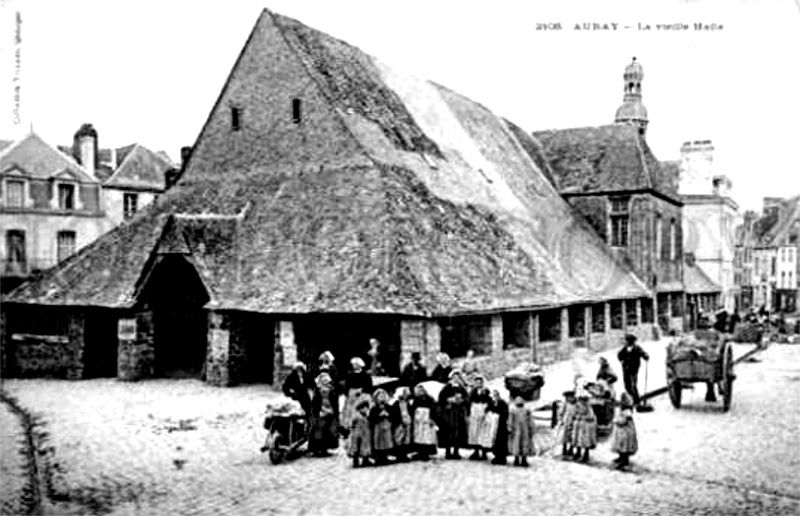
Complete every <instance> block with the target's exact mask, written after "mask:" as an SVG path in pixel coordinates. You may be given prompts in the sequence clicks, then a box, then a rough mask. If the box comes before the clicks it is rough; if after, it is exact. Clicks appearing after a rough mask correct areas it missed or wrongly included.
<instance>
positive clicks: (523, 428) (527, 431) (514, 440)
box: [508, 396, 534, 468]
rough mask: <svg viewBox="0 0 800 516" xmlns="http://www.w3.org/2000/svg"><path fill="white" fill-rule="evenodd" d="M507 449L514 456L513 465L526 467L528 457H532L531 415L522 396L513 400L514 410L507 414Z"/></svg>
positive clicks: (532, 431) (532, 428)
mask: <svg viewBox="0 0 800 516" xmlns="http://www.w3.org/2000/svg"><path fill="white" fill-rule="evenodd" d="M508 433H509V437H508V448H509V451H510V452H511V455H513V456H514V465H515V466H521V467H524V468H527V467H528V455H533V453H534V449H533V433H534V425H533V414H531V411H530V409H528V408H527V407H526V406H525V400H523V399H522V396H517V397H516V398H514V408H512V409H511V411H510V412H509V414H508Z"/></svg>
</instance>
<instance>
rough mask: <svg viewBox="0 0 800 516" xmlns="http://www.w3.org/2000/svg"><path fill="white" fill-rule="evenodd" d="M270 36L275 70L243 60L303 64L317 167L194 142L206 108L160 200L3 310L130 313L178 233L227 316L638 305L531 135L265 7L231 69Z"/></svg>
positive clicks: (630, 281) (234, 80)
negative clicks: (231, 311)
mask: <svg viewBox="0 0 800 516" xmlns="http://www.w3.org/2000/svg"><path fill="white" fill-rule="evenodd" d="M276 33H277V34H278V35H279V36H280V38H279V39H278V40H275V39H273V40H268V36H269V35H273V36H274V35H275V34H276ZM281 40H282V41H283V42H284V43H283V44H285V47H282V46H281V44H274V45H271V46H270V48H269V51H271V52H282V53H281V55H280V59H279V60H278V61H275V62H272V61H267V60H264V59H258V60H255V61H254V62H258V63H259V65H258V66H261V67H263V68H264V69H265V70H266V69H268V70H270V73H271V74H274V73H277V71H276V70H275V68H276V63H280V64H279V65H277V66H285V67H289V66H295V68H293V69H292V70H296V69H298V67H297V66H296V65H297V64H298V63H299V64H300V65H302V68H301V69H302V70H303V73H304V74H306V76H307V77H310V78H311V79H312V81H313V84H314V86H315V87H316V88H318V90H319V93H320V95H321V98H323V99H324V100H325V103H326V104H327V106H329V107H330V108H331V109H332V110H333V111H332V113H333V116H334V117H335V119H336V120H337V122H336V123H333V122H331V123H330V124H329V125H330V126H332V127H337V126H336V124H337V123H338V124H339V125H338V127H340V128H341V129H339V131H340V133H341V140H337V141H341V142H345V143H343V144H342V145H341V146H338V147H336V148H330V140H328V139H326V140H325V141H324V142H320V141H309V142H308V143H306V145H307V146H308V148H309V149H312V150H313V151H318V152H320V153H321V157H319V158H314V159H311V158H307V156H308V154H299V156H300V157H297V158H293V157H292V156H293V155H292V154H291V153H292V152H293V151H297V148H296V145H297V143H296V140H293V141H292V143H291V144H286V145H287V147H286V148H283V147H281V143H280V142H281V140H280V138H278V137H277V136H279V135H278V134H276V138H273V139H271V140H270V141H269V144H267V142H266V140H265V139H264V138H263V137H261V138H260V139H259V140H258V144H257V145H238V146H237V147H235V149H236V152H235V153H233V154H232V153H230V152H227V151H226V147H225V146H226V145H228V143H227V141H224V142H222V143H221V144H217V143H216V142H215V144H214V145H211V143H206V144H204V139H207V138H210V136H207V134H211V133H207V128H208V127H210V126H209V124H213V121H214V119H215V118H214V117H215V116H216V115H215V113H216V108H215V110H214V111H212V115H211V116H210V117H209V122H208V123H207V128H204V130H203V132H201V136H200V137H199V139H198V142H197V143H196V144H195V146H194V148H195V152H194V153H193V155H192V158H191V159H190V161H189V163H188V165H187V168H186V171H185V173H184V175H183V177H182V178H181V180H180V181H179V182H178V184H177V185H176V186H175V187H174V188H173V189H171V190H169V191H168V192H167V193H166V194H165V195H164V196H162V197H161V198H160V199H159V201H158V202H157V203H155V204H154V205H151V208H149V210H148V211H147V212H145V213H143V214H142V215H141V216H139V217H137V218H135V219H133V220H132V221H131V222H130V223H127V224H123V225H122V226H120V227H119V228H117V229H116V230H114V231H112V232H111V233H109V234H108V235H106V236H104V237H102V238H101V239H100V240H99V241H98V242H95V243H94V244H92V245H91V246H89V247H88V248H85V249H84V250H82V251H80V252H79V253H78V254H77V255H76V256H74V257H73V258H71V259H70V260H68V261H67V263H65V264H64V265H63V266H59V267H57V268H56V269H53V270H50V271H47V272H46V273H45V274H44V275H43V277H42V278H41V279H40V280H39V281H36V282H31V283H28V284H24V285H23V286H22V287H20V288H19V289H17V290H16V291H14V292H13V293H12V294H11V296H10V298H9V299H11V300H17V301H27V302H38V303H46V304H49V303H74V304H105V305H109V306H130V305H131V304H132V303H134V302H135V296H136V292H137V289H138V288H140V287H141V285H142V282H143V281H145V280H144V279H143V278H144V277H146V271H147V269H148V266H147V264H148V263H152V262H153V256H154V255H157V254H158V253H159V252H162V251H160V250H161V249H168V248H170V246H172V245H173V244H172V243H170V242H175V241H178V242H180V239H179V238H177V237H176V235H178V234H180V235H182V237H183V238H184V239H185V242H186V243H185V245H186V247H188V248H189V249H190V250H191V252H192V256H193V257H194V258H195V261H196V263H197V264H198V265H197V268H198V271H199V274H200V276H201V277H203V278H204V282H205V283H206V284H207V285H208V289H209V290H210V291H211V292H210V297H211V299H212V301H211V303H212V304H213V305H214V306H218V307H224V308H236V309H242V310H253V311H264V312H283V313H303V312H310V311H332V312H376V313H403V314H414V315H424V316H431V315H453V314H460V313H471V312H490V311H499V310H509V309H524V308H536V307H545V306H554V305H564V304H571V303H579V302H591V301H599V300H604V299H614V298H622V297H642V296H649V295H650V293H649V292H648V291H647V289H646V287H645V286H644V284H643V283H642V282H641V281H640V280H639V279H638V278H637V277H636V276H635V275H634V273H633V272H632V271H631V269H630V268H628V267H627V266H625V265H622V264H620V263H619V262H617V261H616V260H615V259H614V257H613V256H612V254H611V253H610V251H609V250H608V249H607V248H606V247H605V245H604V244H603V243H602V242H601V241H600V239H599V238H598V237H597V236H596V235H595V234H594V233H593V232H592V231H591V230H589V229H587V228H586V226H585V223H584V222H583V220H582V218H580V217H578V216H576V215H575V214H574V213H573V211H572V210H571V208H570V207H569V206H568V205H567V204H566V202H565V201H564V200H563V199H562V198H561V197H560V195H559V194H558V192H556V191H555V189H554V188H553V186H552V184H551V183H550V182H549V181H548V179H547V178H546V177H545V176H544V175H543V173H542V171H541V170H540V169H539V168H538V166H537V164H536V158H535V156H536V152H538V151H536V145H537V143H536V142H535V141H534V140H533V139H532V138H531V137H530V136H529V135H527V134H525V133H524V132H522V131H520V130H519V129H518V128H516V127H515V126H512V125H511V124H509V123H507V122H506V121H504V120H503V119H502V118H499V117H497V116H496V115H494V114H493V113H492V112H490V111H489V110H488V109H486V108H485V107H483V106H481V105H479V104H477V103H475V102H473V101H471V100H469V99H467V98H465V97H463V96H461V95H458V94H457V93H454V92H452V91H450V90H448V89H446V88H444V87H442V86H439V85H437V84H433V83H431V82H427V81H423V80H419V79H415V78H412V77H409V76H406V75H403V74H400V73H398V72H396V71H394V70H392V69H390V68H389V67H387V66H385V65H384V64H382V63H379V62H378V61H376V60H375V59H374V58H372V57H370V56H367V55H366V54H364V53H362V52H361V51H360V50H358V49H356V48H354V47H352V46H350V45H348V44H346V43H344V42H342V41H339V40H336V39H334V38H332V37H330V36H328V35H326V34H322V33H319V32H317V31H314V30H313V29H310V28H308V27H306V26H304V25H302V24H300V23H299V22H297V21H295V20H291V19H289V18H285V17H283V16H279V15H274V14H272V13H270V12H269V11H265V12H264V14H262V16H261V18H260V20H259V22H258V23H257V24H256V27H255V28H254V30H253V34H251V37H250V38H249V40H248V44H247V45H246V47H245V49H244V50H243V54H242V55H243V56H244V57H240V60H242V59H246V58H247V57H248V56H255V57H260V55H261V54H259V52H261V51H264V52H265V54H266V52H267V51H266V50H264V47H265V46H266V45H267V44H268V41H269V42H270V43H272V42H274V41H281ZM259 45H262V47H259ZM250 62H253V61H248V63H250ZM248 71H249V69H248ZM239 72H240V71H239V70H237V67H234V71H233V72H232V74H231V78H230V79H229V81H228V84H226V87H225V89H224V90H223V95H224V94H225V91H228V89H231V90H237V89H247V88H249V87H251V86H253V85H254V84H259V85H260V86H262V87H263V86H264V83H250V82H248V81H261V80H263V79H262V75H261V73H260V72H256V73H253V74H250V75H248V74H247V73H244V72H241V73H239ZM286 75H288V72H287V73H286ZM306 82H307V80H306ZM306 87H307V88H308V87H309V86H306ZM220 98H221V99H222V98H223V97H222V96H221V97H220ZM263 98H265V97H263V96H262V95H260V94H259V95H258V102H262V103H263ZM220 104H222V106H223V107H222V108H221V109H226V106H225V104H224V103H220V102H219V101H218V105H220ZM317 109H319V110H322V108H321V107H318V108H317ZM268 111H269V110H268ZM252 112H257V110H256V109H251V110H249V111H248V113H252ZM224 115H227V113H226V112H225V113H222V114H221V115H219V116H224ZM326 127H327V126H326ZM300 128H301V129H302V126H300ZM209 131H210V130H209ZM226 134H227V136H224V138H227V139H229V140H232V139H233V138H234V137H231V136H230V135H229V133H226ZM337 134H338V133H337ZM241 136H242V138H246V137H247V136H248V135H247V133H246V132H244V131H243V132H242V135H241ZM235 137H236V138H238V137H239V136H235ZM348 139H349V140H348ZM352 140H355V142H356V143H357V144H356V145H351V144H350V143H347V142H348V141H352ZM208 141H209V142H210V141H211V140H208ZM343 154H346V155H347V156H345V157H342V155H343ZM532 154H533V155H532ZM287 156H288V157H287ZM314 156H316V155H314ZM204 212H205V213H206V214H205V215H203V213H204ZM209 212H210V213H212V214H209ZM171 216H172V218H170V217H171ZM170 220H171V221H172V222H170ZM212 226H213V227H212ZM187 232H188V233H187ZM189 235H193V236H191V237H190V236H189ZM214 235H223V236H221V237H219V238H223V240H225V241H226V242H228V245H226V246H217V245H215V240H214V239H215V238H218V237H216V236H214ZM193 242H194V243H193ZM201 243H202V244H203V245H202V246H201V245H200V244H201ZM65 285H68V286H69V288H68V289H65V288H64V286H65Z"/></svg>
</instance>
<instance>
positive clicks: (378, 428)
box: [369, 389, 394, 464]
mask: <svg viewBox="0 0 800 516" xmlns="http://www.w3.org/2000/svg"><path fill="white" fill-rule="evenodd" d="M373 399H374V404H373V406H372V409H371V410H370V412H369V423H370V430H371V431H372V455H373V457H375V462H376V464H386V463H387V462H388V461H387V456H388V455H389V454H390V453H391V452H392V451H393V450H394V430H393V428H392V409H391V407H390V406H389V395H388V394H387V393H386V391H385V390H383V389H377V390H376V391H375V394H374V396H373Z"/></svg>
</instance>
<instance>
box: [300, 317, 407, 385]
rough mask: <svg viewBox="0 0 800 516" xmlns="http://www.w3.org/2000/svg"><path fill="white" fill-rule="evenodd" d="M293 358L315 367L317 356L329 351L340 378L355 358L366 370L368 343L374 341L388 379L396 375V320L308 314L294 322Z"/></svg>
mask: <svg viewBox="0 0 800 516" xmlns="http://www.w3.org/2000/svg"><path fill="white" fill-rule="evenodd" d="M294 336H295V344H296V345H297V358H298V359H299V360H301V361H302V362H305V363H306V364H307V365H309V366H312V367H314V366H316V365H317V364H318V362H319V360H318V359H319V355H320V354H321V353H322V352H323V351H330V352H331V353H333V356H334V357H336V368H337V369H338V370H339V376H340V378H344V375H345V374H346V373H347V371H348V370H349V368H350V359H351V358H353V357H355V356H358V357H361V358H362V359H363V360H364V363H365V364H366V365H367V368H369V366H370V357H369V349H370V346H369V339H372V338H374V339H378V341H379V342H380V347H379V351H380V354H381V363H382V365H383V368H384V370H385V373H386V374H387V375H388V376H398V375H399V374H400V319H399V318H398V317H397V316H394V315H367V314H364V315H362V314H309V315H303V316H299V317H297V318H295V319H294Z"/></svg>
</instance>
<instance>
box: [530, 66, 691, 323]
mask: <svg viewBox="0 0 800 516" xmlns="http://www.w3.org/2000/svg"><path fill="white" fill-rule="evenodd" d="M643 78H644V70H643V68H642V65H641V64H640V63H638V62H637V61H636V58H634V60H633V62H632V63H631V64H630V65H628V66H627V67H626V68H625V72H624V74H623V81H624V91H625V94H624V98H623V104H622V106H620V108H619V109H618V110H617V113H616V116H615V121H616V123H615V124H613V125H605V126H599V127H583V128H575V129H564V130H552V131H539V132H535V133H533V134H534V137H535V138H536V139H537V140H538V141H539V142H541V145H542V148H543V152H544V154H545V156H546V159H547V161H548V162H549V166H550V168H551V169H552V171H551V176H552V178H553V180H554V184H555V187H556V188H557V189H558V191H559V192H560V193H561V195H562V196H563V197H564V199H566V200H567V201H568V202H569V203H570V204H571V205H572V206H573V207H574V208H575V210H576V211H577V212H578V213H580V214H581V215H582V216H583V217H584V219H585V220H586V221H587V222H588V224H589V225H590V226H591V227H592V228H594V230H595V231H596V232H597V234H598V235H599V236H600V237H601V238H602V239H603V240H604V241H605V242H606V244H607V245H608V246H610V248H611V249H612V250H613V252H614V253H615V254H616V255H617V257H618V258H619V259H621V260H624V261H625V262H626V263H629V264H630V265H631V266H632V267H633V269H634V270H635V271H636V273H637V275H638V276H639V277H640V278H642V279H643V280H644V281H645V283H646V284H647V286H648V287H649V288H650V289H652V291H653V292H655V293H656V294H655V297H654V303H655V311H656V314H657V318H658V321H659V324H660V325H661V327H662V328H663V329H665V330H667V329H681V328H682V327H683V317H684V301H685V300H684V289H683V274H682V268H683V215H682V208H683V204H682V202H681V200H680V198H679V197H678V195H677V192H676V190H675V187H674V185H675V178H674V177H672V176H673V172H672V170H671V169H669V168H668V167H664V166H662V165H661V163H660V162H659V161H658V160H657V159H656V158H655V156H654V154H653V152H652V151H651V150H650V148H649V146H648V145H647V141H646V139H645V133H646V128H647V124H648V122H649V121H648V118H647V110H646V109H645V107H644V105H643V104H642V86H641V82H642V80H643Z"/></svg>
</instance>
